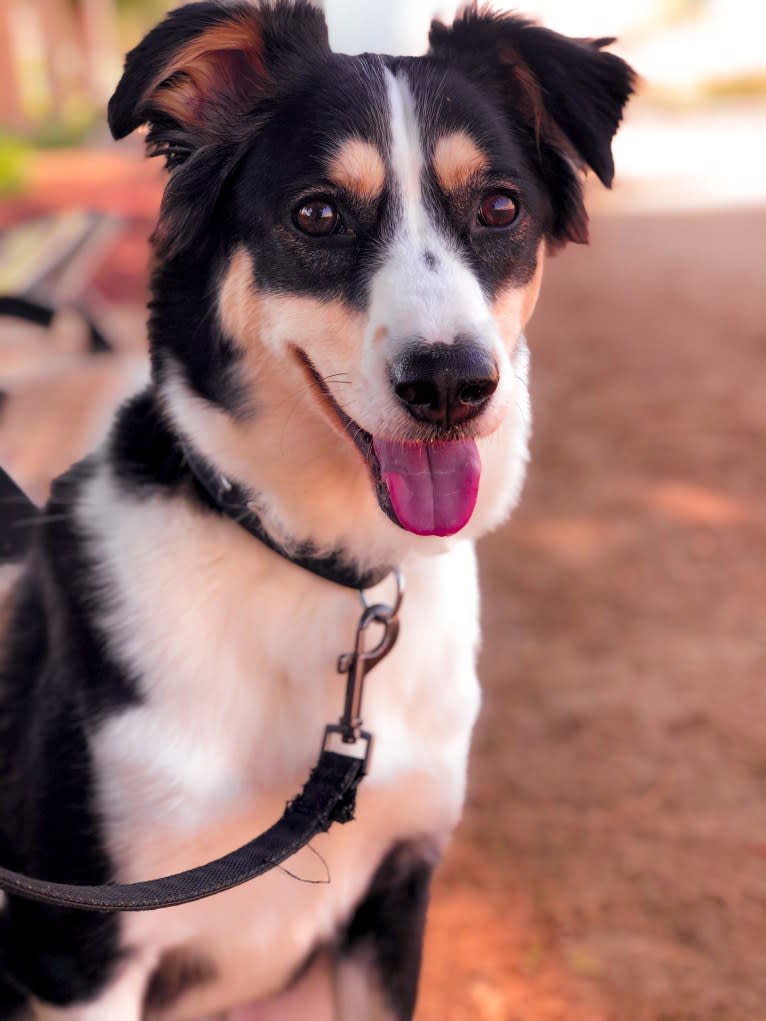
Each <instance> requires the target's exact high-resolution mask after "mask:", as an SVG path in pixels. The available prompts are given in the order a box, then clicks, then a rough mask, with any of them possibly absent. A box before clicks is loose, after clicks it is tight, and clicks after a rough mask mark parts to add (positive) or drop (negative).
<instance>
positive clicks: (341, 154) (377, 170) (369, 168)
mask: <svg viewBox="0 0 766 1021" xmlns="http://www.w3.org/2000/svg"><path fill="white" fill-rule="evenodd" d="M328 169H329V175H330V180H332V181H334V182H335V184H337V185H339V186H340V187H341V188H345V189H346V190H347V191H350V192H353V193H354V194H356V195H358V196H359V197H360V198H362V199H376V198H377V197H378V196H379V195H380V193H381V192H382V191H383V186H384V184H385V183H386V168H385V166H384V164H383V159H382V157H381V155H380V153H379V152H378V150H377V148H376V147H375V146H374V145H372V144H371V143H370V142H365V141H364V139H362V138H352V139H350V140H349V141H348V142H344V144H343V145H342V146H341V147H340V149H339V150H338V152H337V153H336V154H335V155H334V156H333V158H332V160H331V162H330V166H329V168H328Z"/></svg>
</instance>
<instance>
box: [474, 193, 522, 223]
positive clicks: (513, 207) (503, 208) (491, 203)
mask: <svg viewBox="0 0 766 1021" xmlns="http://www.w3.org/2000/svg"><path fill="white" fill-rule="evenodd" d="M518 215H519V204H518V202H517V201H516V199H515V198H513V197H512V196H511V195H507V194H506V193H505V192H502V191H495V192H492V193H491V194H489V195H485V196H484V198H483V199H482V200H481V205H480V206H479V215H478V219H479V223H480V224H481V225H482V227H510V226H511V224H512V223H513V222H514V220H515V219H516V217H517V216H518Z"/></svg>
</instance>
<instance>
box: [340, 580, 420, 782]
mask: <svg viewBox="0 0 766 1021" xmlns="http://www.w3.org/2000/svg"><path fill="white" fill-rule="evenodd" d="M395 575H396V598H395V599H394V603H393V605H392V606H387V605H386V604H385V603H373V604H372V605H370V604H368V603H367V601H366V600H365V598H364V595H363V594H362V593H360V595H361V598H362V605H363V606H364V610H363V611H362V616H361V617H360V618H359V623H358V624H357V627H356V640H355V642H354V650H353V652H344V653H342V655H340V656H339V657H338V673H341V674H346V676H347V682H346V699H345V704H344V706H343V715H342V716H341V718H340V720H339V722H338V723H336V724H330V725H328V726H327V727H325V736H324V742H323V745H322V747H323V750H326V751H327V750H333V749H330V748H329V747H328V745H329V744H330V743H335V745H336V748H335V749H334V750H336V751H338V752H340V754H342V755H353V756H354V757H355V758H361V759H363V760H364V770H363V772H364V773H365V774H366V773H367V768H368V763H369V759H370V752H371V749H372V734H370V733H369V731H366V730H362V696H363V695H364V682H365V678H366V676H367V674H368V673H369V672H370V670H372V669H373V667H376V666H377V665H378V663H380V661H381V660H382V659H385V657H386V656H387V655H388V654H389V652H390V651H391V649H392V648H393V647H394V645H395V643H396V639H397V638H398V637H399V609H400V607H401V605H402V599H403V597H404V579H403V577H402V575H401V572H399V571H396V572H395ZM371 624H380V625H381V626H382V628H383V634H382V635H381V638H380V641H379V642H378V643H377V645H375V646H374V647H373V648H372V649H365V647H364V643H365V637H366V634H367V629H368V628H369V627H370V625H371ZM336 736H340V743H341V745H342V747H337V744H338V742H337V741H335V742H333V741H332V739H333V737H336ZM349 745H350V746H352V747H350V748H349V747H348V746H349ZM360 746H361V747H360ZM357 748H360V751H361V754H357Z"/></svg>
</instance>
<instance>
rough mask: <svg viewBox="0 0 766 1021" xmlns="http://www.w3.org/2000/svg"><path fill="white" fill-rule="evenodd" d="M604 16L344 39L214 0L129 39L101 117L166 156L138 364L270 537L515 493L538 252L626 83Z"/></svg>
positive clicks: (598, 164) (557, 241)
mask: <svg viewBox="0 0 766 1021" xmlns="http://www.w3.org/2000/svg"><path fill="white" fill-rule="evenodd" d="M608 42H609V40H595V41H594V40H583V39H568V38H565V37H564V36H561V35H558V34H556V33H554V32H551V31H549V30H547V29H544V28H540V27H538V26H536V25H533V24H531V23H530V22H528V21H526V20H523V19H521V18H519V17H516V16H512V15H499V14H493V13H491V12H488V11H477V10H476V9H475V8H474V9H471V10H468V11H467V12H466V13H464V14H463V15H461V16H460V17H459V18H458V20H457V21H456V22H455V23H454V24H453V25H452V26H449V27H447V26H444V25H441V24H438V23H434V25H433V26H432V30H431V37H430V50H429V52H428V54H427V55H426V56H425V57H422V58H393V57H387V56H377V55H370V54H364V55H362V56H359V57H349V56H344V55H340V54H334V53H332V51H331V50H330V48H329V45H328V41H327V31H326V26H325V23H324V18H323V15H322V14H321V12H320V11H318V10H317V9H316V8H314V7H312V6H310V5H309V4H307V3H305V2H304V0H296V2H295V3H285V2H280V0H277V2H276V3H273V4H267V3H264V4H261V5H260V6H255V5H252V4H249V3H243V2H240V3H229V2H223V0H220V2H205V3H197V4H192V5H189V6H186V7H183V8H180V9H179V10H177V11H175V12H174V13H173V14H171V15H170V16H169V17H168V18H167V19H166V20H165V21H164V22H163V23H162V24H161V25H159V26H158V27H157V28H155V29H154V31H152V32H151V33H150V34H149V35H148V36H147V37H146V39H144V41H143V42H142V43H141V44H140V45H139V46H138V47H137V48H136V49H135V50H133V52H132V53H131V54H130V55H129V56H128V59H127V63H126V68H125V74H124V76H123V78H122V81H121V82H120V84H119V86H118V88H117V91H116V93H115V95H114V97H113V99H112V101H111V104H110V109H109V117H110V124H111V127H112V131H113V133H114V134H115V136H116V137H118V138H119V137H122V136H124V135H127V134H128V133H129V132H131V131H133V130H134V129H135V128H137V127H139V126H140V125H142V124H147V125H148V128H149V130H148V135H147V143H148V146H149V149H150V152H151V153H152V154H153V155H161V156H164V157H165V159H166V162H167V166H168V171H169V181H168V185H167V190H166V193H165V198H164V202H163V206H162V211H161V214H160V219H159V224H158V227H157V230H156V234H155V238H154V244H155V253H156V265H155V272H154V280H153V289H154V300H153V304H152V310H153V314H152V322H151V335H152V351H153V363H154V371H155V376H156V379H157V381H158V383H159V386H160V388H161V391H162V393H163V396H164V399H165V402H166V407H167V409H168V412H169V414H170V415H171V417H172V418H173V420H174V422H175V423H176V425H177V427H178V428H179V429H180V430H181V431H182V432H185V433H186V434H187V435H188V436H189V437H190V438H191V439H193V440H194V442H195V443H197V444H198V446H199V447H200V448H201V449H202V451H203V452H205V453H206V454H207V455H208V456H209V457H210V458H211V460H213V461H214V462H215V463H216V464H217V465H218V466H219V467H220V468H221V469H222V470H224V471H227V472H229V473H230V474H232V475H234V476H235V477H237V478H239V479H240V480H241V481H242V482H245V483H248V484H250V485H252V486H253V488H254V489H255V490H256V492H257V493H258V494H259V495H260V499H261V500H262V502H263V505H262V507H261V510H262V512H263V513H264V514H265V516H266V517H267V519H268V522H269V523H270V526H271V527H272V528H274V529H275V530H276V531H277V532H278V533H279V534H280V538H282V539H283V540H286V539H289V537H291V536H292V537H294V538H297V539H302V540H305V539H311V540H313V541H314V543H315V544H316V545H317V546H320V547H322V546H330V545H337V544H339V543H340V544H343V545H344V546H346V547H347V548H349V550H350V552H351V553H352V554H354V555H356V556H357V557H359V558H360V559H365V555H368V556H369V557H370V558H372V559H374V558H375V557H376V556H378V555H380V553H381V552H382V551H383V550H384V549H387V550H388V551H390V550H396V551H397V552H399V553H401V552H402V550H403V549H404V548H406V547H407V545H408V544H411V543H412V542H413V541H415V540H412V539H411V536H412V535H413V534H414V535H418V536H448V535H453V534H457V533H460V534H461V535H469V536H473V535H476V534H477V533H479V532H481V531H482V530H485V529H486V528H488V527H491V526H492V525H494V524H496V523H497V522H498V521H499V520H502V518H503V517H504V516H505V514H506V513H507V511H508V509H509V507H510V505H511V504H512V503H513V502H514V500H515V498H516V496H517V494H518V489H519V487H520V483H521V478H522V475H523V465H524V461H525V456H526V439H527V431H528V422H527V418H528V414H527V410H526V349H525V346H524V340H523V337H522V330H523V328H524V326H525V324H526V322H527V320H528V319H529V317H530V315H531V314H532V310H533V308H534V305H535V301H536V299H537V294H538V289H539V286H540V278H541V271H542V263H543V254H544V251H545V249H546V247H547V248H548V249H550V248H555V247H556V246H558V245H561V244H563V243H565V242H566V241H568V240H573V241H578V242H583V241H585V240H587V217H586V214H585V209H584V206H583V194H582V185H581V174H580V171H582V170H583V169H585V167H586V166H589V167H590V168H592V169H593V170H594V171H595V173H596V174H597V176H598V177H599V178H600V180H601V181H602V182H603V183H604V184H606V185H609V184H610V183H611V180H612V176H613V172H614V168H613V163H612V157H611V152H610V143H611V139H612V136H613V135H614V132H615V130H616V128H617V126H618V124H619V121H620V118H621V114H622V109H623V106H624V104H625V102H626V100H627V98H628V96H629V94H630V92H631V90H632V84H633V75H632V72H631V71H630V69H629V68H628V66H627V65H626V64H625V63H624V62H623V61H622V60H620V59H619V58H618V57H616V56H614V55H612V54H610V53H607V52H605V51H604V49H603V47H604V45H605V44H606V43H608ZM417 541H418V542H419V543H420V544H421V546H424V547H425V548H428V546H429V544H430V545H431V546H433V547H434V548H437V547H440V546H441V545H443V543H440V542H438V541H437V540H433V539H431V540H417Z"/></svg>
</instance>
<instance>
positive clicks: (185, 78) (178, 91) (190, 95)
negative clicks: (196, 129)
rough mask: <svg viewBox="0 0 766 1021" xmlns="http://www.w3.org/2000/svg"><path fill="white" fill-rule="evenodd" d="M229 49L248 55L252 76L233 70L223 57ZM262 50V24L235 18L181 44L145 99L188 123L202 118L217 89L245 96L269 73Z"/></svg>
mask: <svg viewBox="0 0 766 1021" xmlns="http://www.w3.org/2000/svg"><path fill="white" fill-rule="evenodd" d="M227 51H229V52H236V53H240V54H242V55H243V56H244V57H246V58H247V61H248V64H249V66H250V67H251V68H252V77H251V76H249V75H247V76H242V75H241V73H239V72H238V73H236V74H232V73H231V71H230V69H229V68H227V67H226V62H225V61H224V60H222V59H221V58H222V54H224V53H225V52H227ZM262 53H263V37H262V35H261V31H260V28H259V27H258V25H257V24H256V23H255V22H254V21H253V20H252V19H251V18H246V17H237V18H232V20H230V21H228V22H226V23H225V24H222V25H216V26H215V27H214V28H211V29H210V30H209V31H208V32H204V33H203V34H202V35H200V36H198V37H197V38H196V39H192V40H191V41H190V42H189V43H187V44H186V46H183V47H181V49H180V50H178V52H177V53H176V54H175V55H174V57H173V58H172V60H170V62H169V63H168V64H167V65H166V66H165V67H164V68H163V70H162V73H161V74H160V75H158V77H157V78H156V79H155V80H154V82H153V83H152V84H151V85H150V87H149V88H148V89H147V90H146V92H145V93H144V101H145V102H146V101H151V103H152V104H153V105H154V106H156V107H159V108H160V109H161V110H164V111H165V112H166V113H168V114H170V116H171V117H174V118H175V119H176V120H179V121H182V122H187V123H188V122H195V121H198V120H201V119H203V115H204V111H203V107H204V103H205V100H206V99H208V98H210V96H211V95H214V94H215V93H216V92H220V93H221V94H226V95H227V96H231V97H232V98H234V97H237V96H240V95H243V94H244V93H245V91H246V90H247V88H248V87H250V88H252V87H253V86H254V85H255V83H256V82H257V80H258V79H262V78H263V77H264V76H265V69H264V66H263V59H262ZM181 72H182V76H181ZM176 74H178V75H179V78H178V80H177V81H176V82H174V83H173V84H172V85H170V86H166V87H165V88H161V86H162V85H163V83H164V82H167V81H168V79H169V78H172V76H173V75H176Z"/></svg>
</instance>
